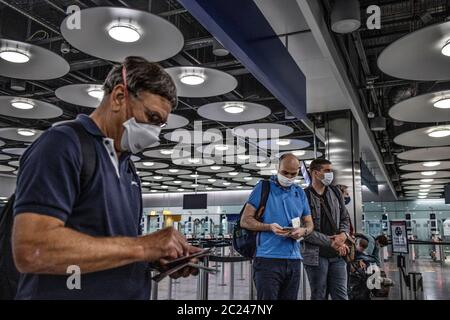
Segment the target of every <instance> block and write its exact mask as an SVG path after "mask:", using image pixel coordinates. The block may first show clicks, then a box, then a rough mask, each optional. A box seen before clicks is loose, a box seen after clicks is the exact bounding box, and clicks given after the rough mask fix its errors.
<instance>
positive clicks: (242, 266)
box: [238, 261, 245, 281]
mask: <svg viewBox="0 0 450 320" xmlns="http://www.w3.org/2000/svg"><path fill="white" fill-rule="evenodd" d="M239 263H240V268H241V277H240V278H239V279H238V280H240V281H242V280H245V278H244V263H245V261H241V262H239Z"/></svg>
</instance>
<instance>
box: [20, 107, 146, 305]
mask: <svg viewBox="0 0 450 320" xmlns="http://www.w3.org/2000/svg"><path fill="white" fill-rule="evenodd" d="M76 121H79V122H81V124H82V125H83V126H84V128H85V129H86V130H87V131H88V132H89V134H90V136H91V137H92V139H94V141H95V149H96V158H97V160H96V161H97V163H96V170H95V173H94V175H93V177H92V180H91V182H90V184H89V186H88V187H87V189H88V190H83V192H81V190H80V188H81V186H80V172H81V158H82V156H81V145H80V142H79V139H78V136H77V135H76V133H75V131H74V130H73V129H72V128H70V127H68V126H64V125H61V126H56V127H54V128H50V129H49V130H47V131H46V132H44V133H43V134H42V136H41V137H39V139H37V140H36V141H35V142H34V143H33V144H32V145H31V146H30V147H29V148H28V149H27V150H26V152H25V153H24V154H23V156H22V157H21V159H20V169H19V175H18V179H17V189H16V200H15V205H14V214H15V215H18V214H21V213H25V212H32V213H37V214H42V215H47V216H51V217H55V218H57V219H60V220H61V221H63V222H64V224H65V226H66V227H67V228H71V229H73V230H76V231H79V232H81V233H84V234H87V235H90V236H93V237H116V236H125V237H137V236H138V235H140V233H141V230H140V229H141V228H140V220H141V217H142V197H141V188H140V187H141V184H140V180H139V177H138V176H137V174H136V173H135V171H134V170H133V169H132V167H131V165H130V160H129V157H130V154H127V153H122V154H121V156H120V158H119V159H117V158H116V157H117V155H116V154H115V152H114V149H113V148H114V147H113V141H112V139H108V138H106V137H104V136H103V134H102V133H101V131H100V129H99V128H98V127H97V125H96V124H95V122H93V121H92V119H91V118H89V117H88V116H85V115H82V116H79V117H78V118H77V120H76ZM114 160H115V161H114ZM68 276H70V274H67V275H44V274H22V275H21V277H20V281H19V288H18V293H17V296H16V298H17V299H148V298H149V296H150V292H149V287H150V285H149V284H150V280H149V272H148V264H147V263H133V264H129V265H126V266H122V267H119V268H113V269H109V270H104V271H99V272H93V273H88V274H83V270H81V290H78V289H73V290H69V289H68V288H67V284H66V282H67V279H68Z"/></svg>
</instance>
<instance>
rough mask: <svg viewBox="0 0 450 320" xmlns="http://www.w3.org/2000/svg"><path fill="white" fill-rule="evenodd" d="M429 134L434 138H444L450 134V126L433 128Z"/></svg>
mask: <svg viewBox="0 0 450 320" xmlns="http://www.w3.org/2000/svg"><path fill="white" fill-rule="evenodd" d="M428 136H429V137H432V138H444V137H448V136H450V127H438V128H433V129H432V130H430V131H429V132H428Z"/></svg>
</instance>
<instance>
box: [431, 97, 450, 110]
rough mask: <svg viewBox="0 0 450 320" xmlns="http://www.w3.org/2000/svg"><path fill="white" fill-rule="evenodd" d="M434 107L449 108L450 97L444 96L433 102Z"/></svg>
mask: <svg viewBox="0 0 450 320" xmlns="http://www.w3.org/2000/svg"><path fill="white" fill-rule="evenodd" d="M433 106H434V107H435V108H439V109H450V98H444V99H440V100H438V101H436V102H435V103H433Z"/></svg>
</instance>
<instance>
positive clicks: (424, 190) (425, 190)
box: [419, 189, 430, 192]
mask: <svg viewBox="0 0 450 320" xmlns="http://www.w3.org/2000/svg"><path fill="white" fill-rule="evenodd" d="M429 191H430V189H420V190H419V192H429Z"/></svg>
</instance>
